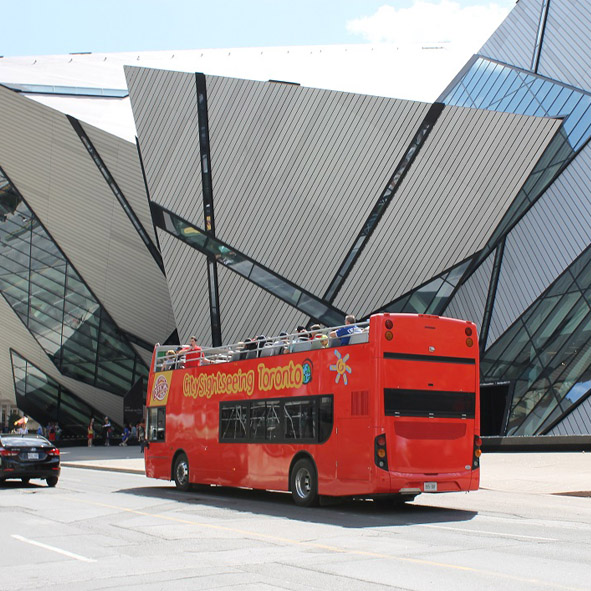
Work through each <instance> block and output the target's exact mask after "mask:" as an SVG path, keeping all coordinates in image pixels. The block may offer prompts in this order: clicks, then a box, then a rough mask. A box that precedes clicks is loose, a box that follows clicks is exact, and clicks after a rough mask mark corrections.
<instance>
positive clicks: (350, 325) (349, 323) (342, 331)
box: [329, 314, 361, 345]
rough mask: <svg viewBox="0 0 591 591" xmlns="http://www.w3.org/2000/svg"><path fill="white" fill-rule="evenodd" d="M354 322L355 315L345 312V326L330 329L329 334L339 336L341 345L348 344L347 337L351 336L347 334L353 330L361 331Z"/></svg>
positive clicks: (332, 336)
mask: <svg viewBox="0 0 591 591" xmlns="http://www.w3.org/2000/svg"><path fill="white" fill-rule="evenodd" d="M355 322H356V320H355V316H353V314H347V316H345V325H346V326H341V328H337V329H336V330H333V331H331V333H330V335H329V336H330V337H331V338H340V339H341V345H348V344H349V339H350V338H351V337H350V336H349V335H351V334H353V333H354V332H361V329H360V328H359V327H358V326H357V325H356V324H355Z"/></svg>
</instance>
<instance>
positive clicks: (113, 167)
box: [81, 123, 156, 242]
mask: <svg viewBox="0 0 591 591" xmlns="http://www.w3.org/2000/svg"><path fill="white" fill-rule="evenodd" d="M81 125H82V128H83V129H84V131H85V132H86V134H87V135H88V137H89V138H90V140H91V141H92V143H93V145H94V147H95V148H96V149H97V151H98V153H99V155H100V157H101V158H102V160H103V162H104V163H105V165H106V166H107V168H108V169H109V173H110V174H111V175H112V176H113V178H114V179H115V182H116V183H117V185H118V186H119V188H120V189H121V192H122V193H123V194H124V195H125V199H126V200H127V201H128V203H129V204H130V205H131V207H132V209H133V211H134V213H135V215H136V216H137V218H138V220H139V221H140V223H141V224H142V226H143V228H144V230H145V231H146V232H147V233H148V235H149V237H150V239H151V240H152V241H153V242H156V233H155V230H154V223H153V222H152V214H151V213H150V201H149V200H148V195H147V193H146V186H145V183H144V177H143V175H142V168H141V164H140V159H139V155H138V150H137V146H136V145H135V143H130V142H122V141H121V140H120V139H118V138H117V137H115V136H113V135H111V134H110V133H107V132H106V131H103V130H102V129H97V128H96V127H92V126H90V125H87V124H84V123H81Z"/></svg>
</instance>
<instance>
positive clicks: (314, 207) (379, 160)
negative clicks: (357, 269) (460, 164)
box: [175, 76, 429, 295]
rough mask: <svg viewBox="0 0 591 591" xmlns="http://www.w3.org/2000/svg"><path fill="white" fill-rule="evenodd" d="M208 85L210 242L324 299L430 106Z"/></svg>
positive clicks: (253, 85)
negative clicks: (212, 206) (228, 246)
mask: <svg viewBox="0 0 591 591" xmlns="http://www.w3.org/2000/svg"><path fill="white" fill-rule="evenodd" d="M206 80H207V96H208V114H209V136H210V145H211V167H212V175H213V195H214V203H215V220H216V235H217V236H218V237H219V238H221V239H222V240H225V241H227V242H228V243H230V244H231V245H232V246H234V247H235V248H237V249H238V250H240V251H242V252H244V253H245V254H247V255H249V256H250V257H252V258H254V259H256V260H257V261H259V262H260V263H262V264H263V265H265V266H267V267H268V268H270V269H272V270H273V271H275V272H277V273H279V274H281V275H283V276H285V277H287V278H288V279H290V280H291V281H293V282H295V283H297V284H298V285H300V286H301V287H303V288H305V289H307V290H309V291H311V292H312V293H315V294H317V295H322V293H323V292H324V291H325V290H326V288H327V287H328V285H329V283H330V281H331V279H332V277H333V276H334V275H335V274H336V271H337V270H338V268H339V266H340V264H341V263H342V261H343V259H344V258H345V256H346V254H347V252H348V250H349V248H350V247H351V245H352V243H353V241H354V240H355V238H356V236H357V234H358V233H359V231H360V229H361V227H362V225H363V223H364V222H365V220H366V218H367V217H368V215H369V213H370V211H371V209H372V208H373V206H374V205H375V203H376V201H377V200H378V198H379V196H380V195H381V193H382V192H383V191H384V189H385V188H386V185H387V183H388V182H389V180H390V178H391V176H392V174H393V172H394V170H395V168H396V166H397V165H398V163H399V161H400V160H401V158H402V156H403V154H404V152H405V151H406V150H407V148H408V145H409V142H410V141H411V139H412V137H413V136H414V134H415V133H416V131H417V128H418V126H419V125H420V123H421V121H422V120H423V118H424V116H425V114H426V112H427V110H428V108H429V105H427V104H424V103H415V102H410V101H401V100H395V99H385V98H380V97H372V96H362V95H356V94H350V93H343V92H334V91H328V90H318V89H313V88H302V87H299V86H295V85H288V84H278V83H269V82H254V81H248V80H236V79H229V78H219V77H213V76H207V78H206ZM178 208H179V206H178V205H175V209H178ZM311 261H314V263H313V264H310V263H311Z"/></svg>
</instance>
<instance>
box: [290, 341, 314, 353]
mask: <svg viewBox="0 0 591 591" xmlns="http://www.w3.org/2000/svg"><path fill="white" fill-rule="evenodd" d="M311 350H312V343H311V342H310V341H300V342H297V343H294V344H293V345H292V346H291V352H292V353H298V352H299V351H311Z"/></svg>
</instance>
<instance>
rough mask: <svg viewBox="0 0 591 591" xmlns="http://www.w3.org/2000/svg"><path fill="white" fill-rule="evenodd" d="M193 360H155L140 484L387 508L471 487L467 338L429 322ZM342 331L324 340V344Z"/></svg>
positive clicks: (301, 338)
mask: <svg viewBox="0 0 591 591" xmlns="http://www.w3.org/2000/svg"><path fill="white" fill-rule="evenodd" d="M347 330H348V331H349V333H348V334H345V335H344V336H343V335H342V336H341V337H338V336H335V332H334V329H327V330H324V331H316V332H315V333H309V334H304V335H302V334H301V333H300V334H296V335H288V336H287V337H286V336H283V337H279V338H276V339H261V340H259V341H256V342H255V341H253V342H252V343H246V344H240V345H238V346H229V347H223V348H217V349H209V350H208V349H204V350H203V351H201V350H200V351H199V352H198V358H199V361H198V362H197V363H195V361H194V360H193V361H192V362H190V361H189V360H188V359H187V356H190V352H187V351H178V350H175V348H170V347H159V346H157V347H156V348H155V350H154V355H153V358H152V365H151V371H150V378H149V382H148V396H147V428H146V437H147V443H146V449H145V462H146V475H147V476H149V477H152V478H160V479H164V480H174V481H175V483H176V486H177V487H178V488H179V489H181V490H187V489H188V488H189V487H190V485H191V484H197V483H199V484H210V485H222V486H235V487H248V488H253V489H267V490H278V491H290V492H291V494H292V496H293V499H294V501H295V503H296V504H298V505H302V506H308V505H313V504H315V503H316V502H317V501H318V498H319V496H321V495H326V496H331V497H339V496H353V497H365V498H374V499H392V500H395V501H408V500H412V499H413V498H414V497H415V496H416V495H418V494H419V493H423V492H451V491H468V490H476V489H478V485H479V477H480V470H479V466H480V462H479V457H480V445H481V440H480V437H479V422H480V409H479V366H478V363H479V361H478V345H477V338H476V327H475V325H474V324H473V323H471V322H466V321H461V320H455V319H451V318H444V317H439V316H431V315H414V314H378V315H375V316H372V317H371V318H370V320H369V322H368V323H365V325H363V324H358V325H355V326H354V327H351V326H348V327H347ZM343 332H346V331H337V334H340V333H343Z"/></svg>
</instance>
